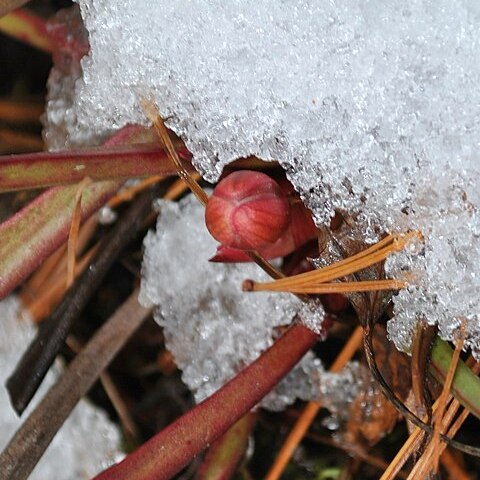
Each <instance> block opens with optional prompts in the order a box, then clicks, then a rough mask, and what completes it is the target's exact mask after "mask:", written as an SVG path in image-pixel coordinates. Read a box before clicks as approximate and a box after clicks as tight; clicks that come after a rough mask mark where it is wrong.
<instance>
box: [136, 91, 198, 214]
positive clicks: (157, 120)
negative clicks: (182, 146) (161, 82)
mask: <svg viewBox="0 0 480 480" xmlns="http://www.w3.org/2000/svg"><path fill="white" fill-rule="evenodd" d="M142 107H143V110H144V112H145V115H146V116H147V117H148V119H149V120H150V121H151V122H152V123H153V126H154V127H155V130H156V132H157V134H158V136H159V137H160V140H161V141H162V143H163V145H164V146H165V149H166V150H167V153H168V156H169V157H170V160H171V161H172V162H173V164H174V165H175V167H176V168H177V172H178V176H179V177H180V178H181V179H182V180H183V181H184V182H185V183H186V184H187V185H188V186H189V187H190V190H191V191H192V193H193V194H194V195H195V196H196V197H197V198H198V200H199V202H200V203H201V204H202V205H203V206H205V205H206V204H207V202H208V195H207V194H206V193H205V190H203V188H202V187H201V186H200V185H199V184H198V182H197V181H196V180H195V179H194V178H193V177H192V176H191V175H190V174H189V173H188V172H187V170H186V169H185V168H184V166H183V165H182V162H181V160H180V158H179V156H178V154H177V151H176V150H175V147H174V146H173V143H172V140H171V139H170V136H169V135H168V131H167V127H165V124H164V122H163V119H162V117H160V115H159V112H158V109H157V107H156V106H155V105H154V104H153V103H152V102H150V101H148V100H146V99H143V101H142Z"/></svg>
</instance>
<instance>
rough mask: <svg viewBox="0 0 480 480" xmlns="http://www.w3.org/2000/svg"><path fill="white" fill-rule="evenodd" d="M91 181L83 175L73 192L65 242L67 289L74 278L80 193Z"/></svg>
mask: <svg viewBox="0 0 480 480" xmlns="http://www.w3.org/2000/svg"><path fill="white" fill-rule="evenodd" d="M91 183H92V179H91V178H89V177H85V178H84V179H83V180H82V181H81V182H80V183H79V184H78V188H77V192H76V194H75V209H74V211H73V217H72V223H71V225H70V233H69V235H68V243H67V289H68V288H70V286H71V285H72V283H73V281H74V280H75V261H76V251H77V243H78V232H79V230H80V221H81V220H82V195H83V192H84V191H85V188H87V187H88V185H90V184H91Z"/></svg>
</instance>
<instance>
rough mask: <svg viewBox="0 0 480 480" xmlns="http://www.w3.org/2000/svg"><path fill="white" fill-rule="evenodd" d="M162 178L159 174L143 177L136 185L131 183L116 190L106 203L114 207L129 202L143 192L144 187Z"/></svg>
mask: <svg viewBox="0 0 480 480" xmlns="http://www.w3.org/2000/svg"><path fill="white" fill-rule="evenodd" d="M164 179H165V177H162V176H160V175H155V176H152V177H148V178H145V179H144V180H142V181H141V182H139V183H137V184H136V185H133V186H132V187H129V188H125V189H124V190H121V191H120V192H118V193H117V194H116V195H115V196H114V197H112V198H111V199H110V200H109V202H108V204H107V205H108V206H109V207H110V208H115V207H118V206H119V205H120V204H122V203H124V202H129V201H130V200H132V199H133V198H134V197H135V196H136V195H138V194H139V193H140V192H143V191H144V190H145V189H147V188H148V187H150V186H151V185H154V184H155V183H158V182H161V181H162V180H164Z"/></svg>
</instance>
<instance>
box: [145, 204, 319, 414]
mask: <svg viewBox="0 0 480 480" xmlns="http://www.w3.org/2000/svg"><path fill="white" fill-rule="evenodd" d="M159 208H160V215H159V218H158V223H157V230H156V232H149V233H148V235H147V237H146V238H145V253H144V262H143V268H142V277H143V279H142V288H141V291H140V301H141V302H142V303H143V304H144V305H149V306H150V305H152V304H154V305H158V308H157V309H156V312H155V319H156V321H157V322H158V323H159V324H160V325H161V326H162V327H163V328H164V333H165V338H166V342H167V347H168V349H169V350H170V351H171V352H172V353H173V355H174V356H175V361H176V363H177V365H178V366H179V367H180V368H181V369H182V371H183V374H182V378H183V380H184V382H185V383H186V384H187V385H188V386H189V387H190V389H191V390H192V391H193V392H194V394H195V398H196V400H197V401H201V400H203V399H204V398H206V397H207V396H209V395H211V394H212V393H213V392H215V391H216V390H217V389H218V388H219V387H221V386H222V385H223V384H224V383H225V382H226V381H227V380H229V379H230V378H231V377H233V376H234V374H235V373H236V372H238V371H239V370H240V369H241V368H242V367H244V366H246V365H248V364H249V363H251V362H252V361H253V360H255V359H256V358H257V357H258V356H259V355H260V353H261V352H263V351H264V350H265V349H267V348H268V347H269V346H270V345H272V343H273V337H274V336H275V334H276V333H275V329H276V328H277V327H280V326H282V325H287V324H289V323H290V322H291V320H292V318H293V317H294V316H295V315H296V314H297V312H298V311H299V309H300V308H301V302H300V301H299V300H298V299H297V298H296V297H294V296H293V295H290V294H275V293H268V292H255V293H248V292H243V291H242V282H243V280H245V278H263V279H266V278H265V277H266V275H265V274H263V273H262V272H261V271H260V269H259V268H258V267H257V266H256V265H254V264H237V265H232V264H230V265H228V264H222V263H209V262H208V259H209V258H210V257H211V256H212V255H213V254H214V253H215V249H216V242H215V241H214V240H213V239H212V237H211V236H210V234H209V233H208V231H207V229H206V227H205V221H204V209H203V207H202V206H201V205H200V204H199V203H198V201H197V200H196V199H195V198H194V197H193V196H192V195H189V196H188V197H187V198H186V199H185V200H183V201H181V202H180V203H172V202H166V201H160V202H159ZM316 364H317V363H316V361H315V359H314V358H313V355H310V354H309V355H306V356H305V357H304V359H303V360H302V362H300V364H299V365H298V366H297V368H296V371H294V372H293V373H291V374H290V375H289V376H287V377H286V379H285V380H284V381H283V383H281V384H280V385H279V386H278V387H277V389H276V390H275V392H274V393H272V394H270V395H269V396H268V397H267V398H266V399H265V401H264V403H263V405H264V406H267V407H268V408H271V409H274V410H279V409H281V408H284V407H285V406H286V405H288V404H289V403H292V402H293V401H294V400H295V398H297V396H299V397H301V398H303V397H305V396H307V397H308V396H309V395H310V392H311V387H310V386H309V375H307V373H306V372H307V371H308V370H309V369H312V368H314V366H313V365H316Z"/></svg>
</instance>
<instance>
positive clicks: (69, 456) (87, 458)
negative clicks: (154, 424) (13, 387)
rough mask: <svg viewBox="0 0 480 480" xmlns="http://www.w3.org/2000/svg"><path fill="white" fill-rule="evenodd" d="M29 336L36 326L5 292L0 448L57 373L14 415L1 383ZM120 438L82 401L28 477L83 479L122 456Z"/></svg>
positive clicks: (0, 329)
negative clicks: (25, 408)
mask: <svg viewBox="0 0 480 480" xmlns="http://www.w3.org/2000/svg"><path fill="white" fill-rule="evenodd" d="M34 335H35V329H34V327H33V326H32V324H31V321H30V319H28V318H27V317H26V314H24V313H23V312H22V310H21V308H20V303H19V301H18V300H17V298H16V297H15V296H10V297H7V298H6V299H4V300H2V301H0V384H1V388H0V432H1V433H0V451H1V450H3V449H4V448H5V446H6V445H7V443H8V442H9V440H10V438H11V437H12V436H13V434H14V433H15V431H16V430H17V429H18V428H19V427H20V425H21V424H22V421H23V418H26V416H27V415H28V414H29V413H30V412H31V411H32V409H33V408H34V406H35V405H36V404H37V402H38V399H39V397H40V398H41V397H42V396H43V395H44V394H45V392H46V390H47V389H48V387H50V386H51V385H52V384H53V383H54V381H55V378H56V377H57V376H58V369H56V370H55V371H53V372H50V373H49V375H47V378H46V380H45V381H44V382H43V384H42V387H41V388H40V391H39V392H38V394H37V396H36V397H35V398H34V400H33V402H32V404H31V405H30V406H29V408H28V409H27V410H26V412H25V413H24V415H23V416H22V418H18V417H17V415H16V413H15V412H14V410H13V407H12V406H11V405H10V401H9V398H8V393H7V390H6V388H5V386H4V385H5V381H6V379H7V378H8V376H9V375H10V374H11V373H12V371H13V369H14V368H15V365H16V364H17V362H18V360H19V359H20V356H21V355H22V352H23V351H24V350H25V349H26V348H27V346H28V344H29V342H30V341H31V340H32V338H33V336H34ZM120 439H121V435H120V431H119V429H118V428H117V427H116V426H115V425H114V424H113V423H112V422H110V421H109V420H108V418H107V416H106V414H105V413H104V412H102V411H101V410H99V409H98V408H96V407H94V406H93V405H91V404H90V403H88V402H87V401H85V400H81V401H80V402H79V403H78V405H77V406H76V407H75V409H74V410H73V412H72V413H71V415H70V416H69V418H68V419H67V421H66V422H65V423H64V425H63V426H62V428H61V429H60V430H59V432H58V433H57V435H56V436H55V438H54V439H53V441H52V443H51V444H50V446H49V447H48V449H47V450H46V452H45V455H44V456H43V457H42V458H41V459H40V462H39V463H38V464H37V466H36V468H35V469H34V471H33V472H32V474H31V476H30V477H29V478H30V479H31V480H45V479H46V478H55V479H56V480H67V479H68V480H87V479H89V478H91V477H93V476H94V475H96V474H97V473H99V472H101V471H103V470H104V469H105V468H107V467H108V466H109V465H111V464H113V463H115V462H117V461H119V460H120V459H121V458H122V457H123V454H122V453H121V452H120V450H119V448H120ZM59 465H61V468H60V469H59Z"/></svg>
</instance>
